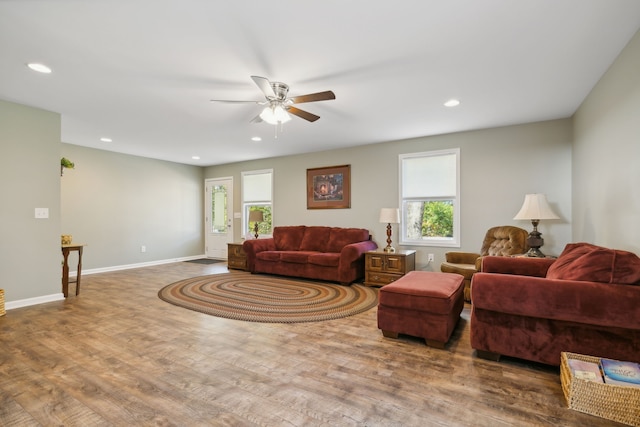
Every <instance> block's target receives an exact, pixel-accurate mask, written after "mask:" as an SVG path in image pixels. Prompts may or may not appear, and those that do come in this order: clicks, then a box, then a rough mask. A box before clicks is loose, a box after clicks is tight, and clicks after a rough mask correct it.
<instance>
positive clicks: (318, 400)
mask: <svg viewBox="0 0 640 427" xmlns="http://www.w3.org/2000/svg"><path fill="white" fill-rule="evenodd" d="M219 272H227V269H226V265H225V264H224V263H220V264H214V265H201V264H194V263H188V262H180V263H174V264H166V265H160V266H154V267H147V268H140V269H134V270H125V271H120V272H112V273H101V274H94V275H85V276H83V283H82V290H81V293H80V295H79V296H77V297H76V296H74V295H73V293H74V292H75V291H74V289H73V286H72V287H71V291H72V292H70V297H69V298H68V299H66V300H65V301H61V302H53V303H47V304H42V305H39V306H33V307H27V308H22V309H15V310H10V311H8V312H7V315H6V316H5V317H0V334H1V335H0V344H1V349H0V425H3V426H32V425H33V426H37V425H43V426H52V425H64V426H108V425H116V426H121V425H127V426H129V425H157V426H173V425H176V426H492V427H498V426H528V425H532V426H596V427H597V426H611V425H618V424H616V423H613V422H610V421H607V420H604V419H601V418H596V417H592V416H589V415H585V414H581V413H579V412H575V411H572V410H569V409H567V408H566V406H565V402H564V398H563V395H562V390H561V388H560V379H559V374H558V370H557V369H556V368H551V367H546V366H543V365H536V364H531V363H525V362H522V361H518V360H515V359H504V360H502V361H501V362H500V363H496V362H490V361H485V360H481V359H477V358H476V357H475V356H474V355H473V352H472V350H471V348H470V346H469V308H468V307H466V308H465V310H464V311H463V319H461V321H460V323H459V324H458V328H457V329H456V331H455V333H454V336H453V338H452V341H451V342H450V344H449V345H448V346H447V348H446V349H445V350H437V349H433V348H429V347H427V346H425V345H424V342H423V341H421V340H418V339H415V338H411V337H406V336H401V337H400V338H399V339H397V340H393V339H388V338H384V337H383V336H382V334H381V333H380V331H379V330H378V329H377V323H376V310H375V309H372V310H369V311H367V312H365V313H362V314H359V315H356V316H352V317H349V318H345V319H339V320H332V321H326V322H318V323H302V324H264V323H250V322H242V321H235V320H228V319H222V318H216V317H212V316H209V315H206V314H202V313H197V312H193V311H189V310H186V309H184V308H180V307H176V306H173V305H170V304H168V303H166V302H163V301H161V300H160V299H159V298H158V297H157V292H158V290H159V289H160V288H162V287H163V286H165V285H167V284H170V283H172V282H175V281H177V280H180V279H183V278H188V277H193V276H197V275H203V274H212V273H219Z"/></svg>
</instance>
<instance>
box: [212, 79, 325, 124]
mask: <svg viewBox="0 0 640 427" xmlns="http://www.w3.org/2000/svg"><path fill="white" fill-rule="evenodd" d="M251 79H253V81H254V82H255V84H256V85H257V86H258V88H260V90H261V91H262V93H263V94H264V96H265V100H264V101H230V100H223V99H212V100H211V102H227V103H251V104H258V105H264V106H265V108H264V110H262V112H261V113H260V114H259V115H258V116H256V117H255V118H253V120H251V121H252V122H256V123H257V122H262V121H265V122H267V123H269V124H272V125H277V124H282V123H285V122H288V121H289V120H291V116H290V115H289V114H293V115H294V116H298V117H300V118H302V119H305V120H307V121H310V122H315V121H316V120H318V119H319V118H320V116H316V115H315V114H313V113H310V112H308V111H304V110H301V109H299V108H296V107H294V106H293V105H294V104H302V103H304V102H316V101H328V100H331V99H336V95H335V94H334V93H333V92H332V91H330V90H327V91H324V92H318V93H311V94H308V95H301V96H294V97H291V98H288V97H287V94H288V93H289V86H288V85H286V84H284V83H281V82H270V81H269V79H267V78H265V77H259V76H251Z"/></svg>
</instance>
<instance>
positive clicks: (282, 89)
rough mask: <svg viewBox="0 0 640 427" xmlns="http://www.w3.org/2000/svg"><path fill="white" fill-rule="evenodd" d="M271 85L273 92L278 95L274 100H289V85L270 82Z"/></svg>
mask: <svg viewBox="0 0 640 427" xmlns="http://www.w3.org/2000/svg"><path fill="white" fill-rule="evenodd" d="M269 83H271V87H272V88H273V92H274V93H275V94H276V97H275V98H274V100H277V101H284V100H285V99H287V94H288V93H289V86H288V85H286V84H284V83H280V82H269ZM269 98H270V97H269Z"/></svg>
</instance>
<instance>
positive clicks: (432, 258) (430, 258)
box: [427, 254, 435, 262]
mask: <svg viewBox="0 0 640 427" xmlns="http://www.w3.org/2000/svg"><path fill="white" fill-rule="evenodd" d="M434 260H435V258H434V257H433V254H429V255H427V261H429V262H433V261H434Z"/></svg>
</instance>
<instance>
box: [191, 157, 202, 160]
mask: <svg viewBox="0 0 640 427" xmlns="http://www.w3.org/2000/svg"><path fill="white" fill-rule="evenodd" d="M191 158H192V159H193V160H200V156H191Z"/></svg>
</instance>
